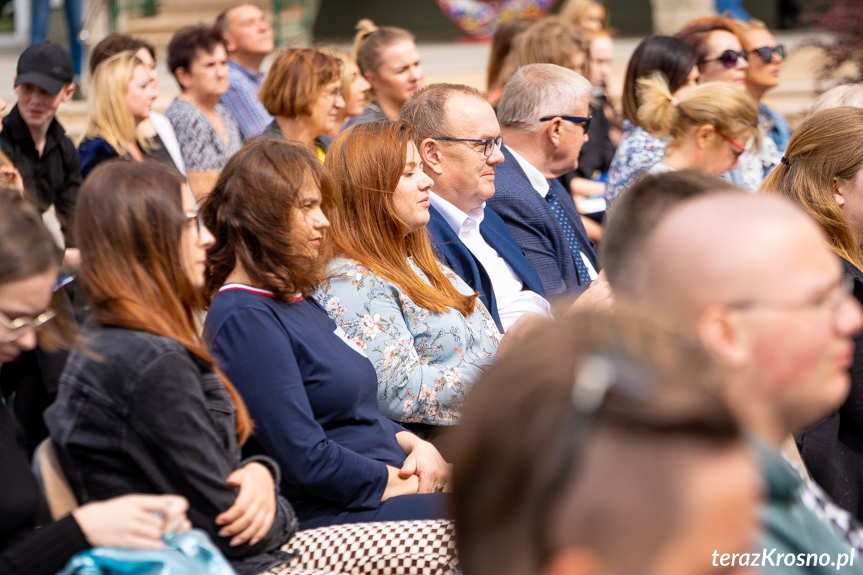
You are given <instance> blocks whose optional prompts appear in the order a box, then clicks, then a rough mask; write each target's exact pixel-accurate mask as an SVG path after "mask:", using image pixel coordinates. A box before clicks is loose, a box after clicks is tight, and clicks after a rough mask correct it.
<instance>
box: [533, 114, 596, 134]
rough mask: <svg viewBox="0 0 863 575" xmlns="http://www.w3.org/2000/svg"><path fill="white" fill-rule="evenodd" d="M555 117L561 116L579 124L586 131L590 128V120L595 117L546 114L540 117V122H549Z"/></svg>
mask: <svg viewBox="0 0 863 575" xmlns="http://www.w3.org/2000/svg"><path fill="white" fill-rule="evenodd" d="M555 118H560V119H561V120H566V121H568V122H572V123H573V124H578V125H579V126H581V127H582V128H583V129H584V131H585V133H586V132H587V131H588V130H589V129H590V120H591V119H593V116H588V117H587V118H585V117H582V116H564V115H562V114H558V115H556V116H545V117H543V118H540V119H539V121H540V122H548V121H550V120H554V119H555Z"/></svg>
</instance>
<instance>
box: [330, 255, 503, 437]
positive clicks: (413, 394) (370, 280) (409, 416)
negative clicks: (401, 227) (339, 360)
mask: <svg viewBox="0 0 863 575" xmlns="http://www.w3.org/2000/svg"><path fill="white" fill-rule="evenodd" d="M408 262H409V263H410V265H411V267H412V268H413V269H414V271H415V272H416V274H417V276H419V277H420V278H422V279H423V280H424V281H426V282H427V283H428V279H427V278H426V276H425V274H424V273H423V272H422V270H420V269H419V268H418V267H417V266H416V265H415V264H414V263H413V260H412V259H410V258H409V259H408ZM441 270H442V271H443V272H444V274H445V275H446V276H447V277H448V278H449V279H450V281H452V283H453V285H454V286H455V287H456V289H457V290H459V291H460V292H462V293H464V294H470V293H473V290H471V289H470V287H468V285H467V284H466V283H464V281H462V279H461V278H459V277H458V276H457V275H456V274H455V273H454V272H453V271H452V270H450V269H449V268H446V267H444V266H443V265H441ZM329 271H330V273H333V274H339V276H338V277H334V278H332V279H331V280H329V281H325V282H324V283H322V284H321V286H320V288H318V291H317V293H316V294H315V297H316V298H317V300H318V301H319V302H320V304H321V305H322V306H323V307H324V309H326V310H327V313H328V314H329V315H330V317H331V318H333V320H334V321H335V322H336V323H337V324H338V325H339V326H340V327H341V328H342V329H343V330H344V331H345V332H346V333H347V335H348V337H349V338H350V339H351V340H353V342H354V343H356V344H357V345H358V346H359V347H360V348H362V349H363V350H364V351H365V352H366V354H367V355H368V356H369V359H371V361H372V363H373V364H374V366H375V371H377V373H378V407H379V408H380V411H381V413H383V414H384V415H385V416H386V417H389V418H390V419H393V420H396V421H404V422H419V423H427V424H431V425H453V424H455V423H458V420H459V417H460V413H461V406H462V404H463V403H464V400H465V398H466V396H467V393H468V391H470V388H471V387H472V386H473V384H474V383H475V382H476V380H477V378H478V377H479V376H480V375H481V374H482V372H483V370H485V369H486V368H487V367H489V366H490V365H491V364H492V362H493V361H494V358H495V353H496V352H497V346H498V343H499V342H500V338H501V335H500V332H499V331H498V330H497V326H496V325H495V323H494V320H493V319H492V317H491V314H489V313H488V310H486V308H485V306H483V304H482V303H481V302H480V301H479V300H477V305H476V307H475V308H474V311H473V313H471V314H470V315H468V317H464V316H463V315H462V314H461V313H459V312H458V311H456V310H454V309H450V310H449V311H448V312H446V313H434V312H430V311H429V310H426V309H423V308H421V307H419V306H418V305H417V304H415V303H414V302H413V301H411V299H410V298H408V297H407V296H406V295H405V294H403V293H401V291H400V290H399V288H398V287H397V286H395V285H394V284H392V283H390V282H388V281H386V280H384V279H382V278H380V277H378V276H376V275H374V274H372V273H371V272H370V271H369V270H368V269H366V268H364V267H362V266H361V265H359V264H358V263H356V262H355V261H352V260H347V259H344V258H338V259H336V260H335V261H333V262H332V264H331V265H330V269H329Z"/></svg>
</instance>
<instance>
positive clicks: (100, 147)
mask: <svg viewBox="0 0 863 575" xmlns="http://www.w3.org/2000/svg"><path fill="white" fill-rule="evenodd" d="M100 151H103V152H113V153H116V151H115V150H114V148H113V147H111V144H109V143H108V141H107V140H105V138H102V137H101V136H96V137H95V138H91V137H89V136H88V137H85V138H84V139H83V140H81V143H80V144H78V152H79V153H81V154H85V153H96V152H100Z"/></svg>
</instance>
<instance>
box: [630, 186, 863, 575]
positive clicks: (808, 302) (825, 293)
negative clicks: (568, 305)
mask: <svg viewBox="0 0 863 575" xmlns="http://www.w3.org/2000/svg"><path fill="white" fill-rule="evenodd" d="M729 222H733V224H732V226H731V229H729ZM630 248H631V253H630V254H629V257H627V258H626V260H625V263H624V265H625V267H626V268H627V269H625V270H624V269H621V270H620V272H621V273H623V274H625V275H627V276H629V277H630V278H637V281H628V282H624V283H615V285H614V289H615V298H617V301H619V302H623V301H627V300H629V301H634V302H635V303H637V304H641V305H644V306H647V307H650V308H651V309H654V310H656V311H659V312H663V313H668V314H670V315H673V316H675V317H677V318H679V319H681V320H683V321H684V322H685V324H686V325H687V326H688V328H690V329H691V330H692V331H693V332H694V333H697V334H698V336H699V337H700V339H701V341H702V343H703V344H704V345H705V347H706V348H707V349H708V351H710V352H711V354H712V355H713V356H714V357H716V358H718V359H719V360H720V361H721V362H722V363H723V364H725V365H726V366H727V367H728V368H729V376H728V377H727V378H726V381H725V382H724V384H723V389H722V391H723V394H724V397H725V400H726V402H727V403H728V406H729V408H730V409H731V410H732V411H733V412H734V414H735V417H736V418H737V420H738V421H739V422H740V424H741V426H742V427H743V428H744V430H745V431H746V432H747V433H748V434H749V435H750V436H751V437H752V444H753V447H754V448H755V450H756V451H757V453H758V456H759V459H760V461H761V467H762V470H763V473H764V476H765V479H766V488H767V497H766V502H765V505H764V508H763V510H762V516H763V518H764V527H765V533H764V534H763V537H762V541H761V545H760V546H759V549H760V548H761V547H762V546H763V547H764V548H766V549H768V550H769V549H774V548H775V549H776V550H777V551H776V552H777V553H783V554H785V553H792V554H795V555H796V554H799V553H802V554H810V553H817V554H819V555H820V554H823V553H829V554H833V556H834V557H835V556H836V554H838V553H849V552H850V551H851V550H852V549H853V550H856V552H857V555H858V557H859V554H860V551H861V550H863V537H861V530H860V525H859V524H857V523H856V522H855V521H854V520H853V518H852V517H851V516H850V514H848V513H847V512H845V511H844V510H842V509H839V508H838V507H837V506H836V505H835V503H833V502H832V501H831V500H830V499H829V498H828V497H827V496H826V495H824V493H823V491H822V490H821V489H820V488H819V487H818V486H817V484H814V482H811V481H808V482H807V481H806V480H805V479H804V474H805V471H804V469H803V468H802V467H800V466H802V462H800V461H799V456H798V457H797V458H796V459H797V461H796V463H797V465H798V469H799V471H795V470H794V469H793V468H792V466H791V465H790V464H789V463H787V462H786V461H785V460H783V458H782V457H780V448H781V447H782V448H783V450H784V451H785V452H786V453H791V454H792V455H794V454H795V452H796V448H795V447H794V446H793V440H791V439H790V434H791V433H792V432H797V431H801V430H803V429H806V428H808V427H809V426H811V425H813V424H814V423H816V422H818V421H819V420H820V419H822V418H824V417H826V416H828V415H830V414H832V413H833V412H834V411H835V410H836V409H837V408H838V407H839V406H840V405H841V404H842V402H843V401H844V400H845V397H846V396H847V395H848V391H849V377H848V372H847V369H848V367H849V366H850V365H851V362H852V360H853V350H854V343H853V340H852V336H853V335H854V334H855V333H857V332H858V331H859V330H860V329H861V327H863V314H861V309H860V305H859V304H858V303H857V301H856V300H855V299H854V298H853V297H851V296H850V292H849V291H848V285H847V283H846V282H845V280H844V276H843V272H842V266H841V264H840V262H839V259H838V258H837V257H836V256H835V255H834V254H833V253H832V252H831V251H830V250H829V249H828V247H827V243H826V241H825V239H824V237H823V234H822V233H821V231H820V229H819V228H818V226H817V225H816V224H815V223H814V222H813V221H812V220H811V219H810V218H809V217H807V215H806V214H804V213H802V212H801V211H800V210H799V209H798V208H796V207H795V206H793V205H791V204H790V203H788V202H786V201H783V200H780V199H778V198H775V197H766V196H752V195H749V194H740V193H721V192H716V193H710V194H707V195H706V196H701V197H697V198H694V199H691V200H688V201H684V202H682V203H680V204H679V205H677V206H675V207H673V208H672V209H671V210H669V211H668V212H667V213H666V215H664V216H663V217H661V218H660V219H659V221H658V222H657V223H656V224H655V225H654V226H653V228H652V231H651V232H650V233H649V234H648V235H647V236H646V238H644V240H643V241H642V242H641V243H640V244H638V245H635V244H633V245H631V246H630ZM788 441H791V442H792V443H791V444H790V445H788V446H785V447H783V443H785V442H788ZM762 568H763V569H764V570H765V572H767V573H826V572H827V571H831V572H832V571H835V569H836V567H835V566H830V565H827V566H823V565H809V566H806V567H805V569H804V568H799V566H798V569H797V570H796V571H795V570H789V568H788V567H787V566H785V564H783V565H781V566H779V567H776V568H772V566H771V565H769V564H766V565H762ZM844 569H847V570H850V571H852V572H855V573H863V562H855V564H854V565H853V566H852V565H849V566H847V567H845V568H844Z"/></svg>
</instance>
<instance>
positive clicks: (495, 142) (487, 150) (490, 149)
mask: <svg viewBox="0 0 863 575" xmlns="http://www.w3.org/2000/svg"><path fill="white" fill-rule="evenodd" d="M432 140H435V141H438V142H473V143H475V144H483V145H484V147H483V149H482V155H483V156H485V157H486V158H487V157H489V156H490V155H492V154H493V153H494V152H495V150H498V149H500V147H501V146H503V136H497V137H494V138H487V139H485V140H474V139H471V138H447V137H443V136H441V137H437V138H432Z"/></svg>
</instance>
